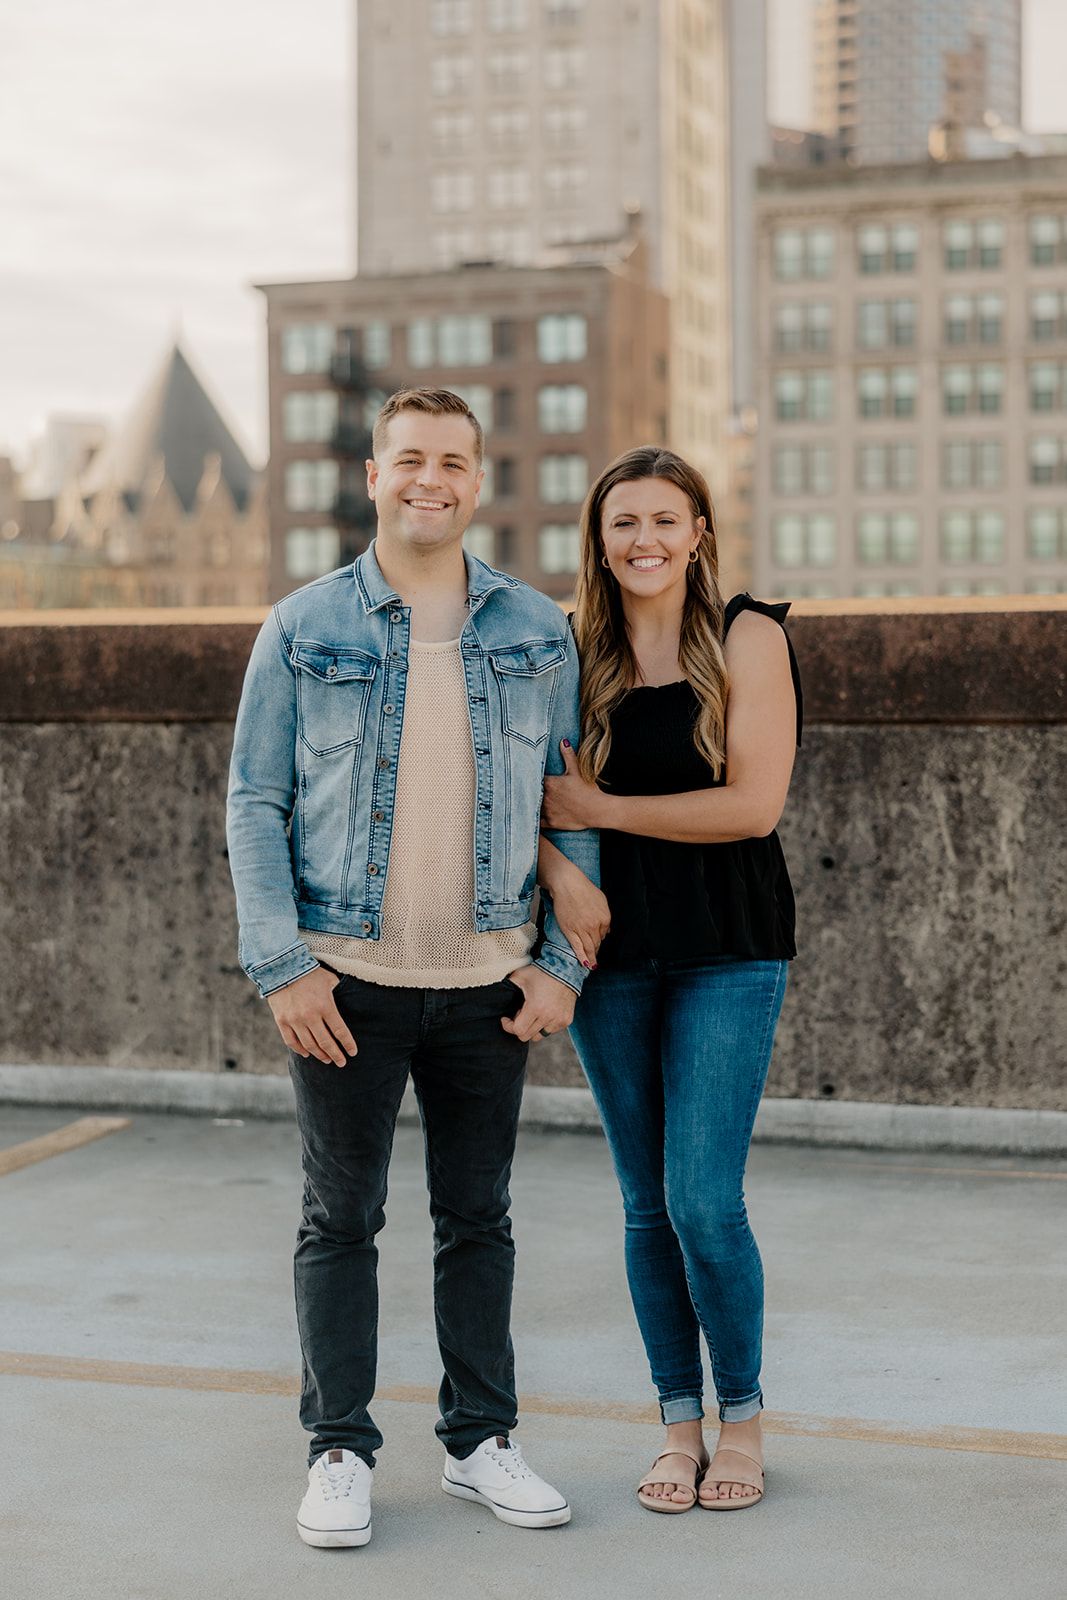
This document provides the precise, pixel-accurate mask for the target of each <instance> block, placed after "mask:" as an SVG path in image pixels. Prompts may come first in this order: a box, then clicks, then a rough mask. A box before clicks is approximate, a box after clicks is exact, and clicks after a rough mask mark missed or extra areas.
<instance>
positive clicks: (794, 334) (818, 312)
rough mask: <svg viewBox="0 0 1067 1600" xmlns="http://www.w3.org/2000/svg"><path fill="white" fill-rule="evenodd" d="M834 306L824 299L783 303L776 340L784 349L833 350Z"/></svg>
mask: <svg viewBox="0 0 1067 1600" xmlns="http://www.w3.org/2000/svg"><path fill="white" fill-rule="evenodd" d="M833 318H834V313H833V307H832V306H831V305H829V304H827V302H826V301H824V300H809V301H806V302H804V303H802V304H799V305H798V304H786V305H779V306H777V307H776V308H775V313H774V342H775V345H776V347H777V348H778V349H779V350H781V351H784V352H788V351H791V350H829V349H830V347H831V344H832V342H833Z"/></svg>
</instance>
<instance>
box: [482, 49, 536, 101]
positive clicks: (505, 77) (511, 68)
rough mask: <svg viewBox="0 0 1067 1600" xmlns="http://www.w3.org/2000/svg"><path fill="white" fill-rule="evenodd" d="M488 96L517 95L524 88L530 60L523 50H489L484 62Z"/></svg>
mask: <svg viewBox="0 0 1067 1600" xmlns="http://www.w3.org/2000/svg"><path fill="white" fill-rule="evenodd" d="M486 66H487V68H488V71H489V92H490V94H517V93H518V92H519V91H520V90H522V89H525V87H526V74H527V72H528V71H529V70H530V58H529V56H528V55H527V54H526V51H525V50H491V51H490V52H489V57H488V60H487V62H486Z"/></svg>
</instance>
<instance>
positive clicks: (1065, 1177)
mask: <svg viewBox="0 0 1067 1600" xmlns="http://www.w3.org/2000/svg"><path fill="white" fill-rule="evenodd" d="M826 1165H827V1166H828V1167H836V1168H837V1169H838V1170H839V1171H840V1170H843V1169H844V1168H846V1167H847V1168H848V1170H849V1171H850V1172H937V1173H944V1174H947V1175H948V1176H949V1177H953V1178H955V1177H962V1178H1046V1179H1047V1178H1058V1179H1059V1181H1060V1182H1061V1183H1067V1172H1026V1171H1024V1170H1023V1169H1022V1168H1021V1167H913V1166H910V1165H908V1163H906V1162H903V1161H902V1162H899V1163H898V1162H895V1161H863V1162H860V1161H828V1162H827V1163H826Z"/></svg>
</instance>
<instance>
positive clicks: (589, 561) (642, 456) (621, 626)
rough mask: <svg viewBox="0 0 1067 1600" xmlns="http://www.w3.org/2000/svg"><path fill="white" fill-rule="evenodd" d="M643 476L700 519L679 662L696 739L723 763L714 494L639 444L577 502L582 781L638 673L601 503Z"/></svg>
mask: <svg viewBox="0 0 1067 1600" xmlns="http://www.w3.org/2000/svg"><path fill="white" fill-rule="evenodd" d="M641 478H663V479H665V480H666V482H667V483H673V484H675V485H676V487H677V488H679V489H681V491H682V493H683V494H684V495H685V496H686V498H687V500H688V501H689V504H690V506H691V507H692V510H693V517H694V519H696V518H697V517H703V518H704V532H703V533H702V534H701V536H700V543H699V544H698V545H697V551H696V553H697V559H696V561H694V562H693V563H692V564H691V565H690V568H689V583H688V588H687V592H686V597H685V609H684V611H683V613H682V631H681V638H680V640H679V644H678V660H679V662H680V664H681V668H682V672H683V673H684V675H685V677H686V678H687V679H688V681H689V683H691V684H692V686H693V688H694V690H695V691H696V696H697V699H698V700H699V702H700V712H699V714H698V716H697V720H696V723H695V725H694V728H693V742H694V744H695V745H696V747H697V749H698V750H699V752H700V754H701V755H702V756H703V757H704V759H705V760H706V761H707V762H708V763H709V764H710V765H711V766H712V768H713V769H714V770H715V771H716V772H718V771H719V769H720V768H721V767H722V766H723V764H724V762H725V760H726V696H727V694H728V693H729V689H730V678H729V674H728V673H727V670H726V658H725V656H724V654H723V648H722V624H723V603H722V596H721V595H720V593H719V582H718V578H719V556H718V549H717V547H716V541H715V513H714V511H713V510H712V505H711V495H710V493H709V491H708V486H707V483H706V482H705V480H704V478H703V476H702V475H701V473H699V472H698V471H697V469H696V468H695V467H691V466H690V465H689V463H688V462H687V461H683V460H682V458H681V456H677V455H675V454H674V451H673V450H664V449H661V448H660V447H659V446H658V445H642V446H640V447H639V448H638V449H636V450H627V451H626V452H625V454H624V455H621V456H619V457H618V458H617V459H616V460H615V461H612V462H611V464H610V465H609V466H607V467H605V468H604V471H603V472H602V473H601V474H600V476H599V478H598V479H597V480H596V482H595V483H594V484H593V487H592V488H591V489H590V491H589V493H588V495H587V496H586V500H585V504H584V506H583V507H582V519H581V529H582V535H581V562H580V569H579V572H578V582H577V585H576V589H575V597H576V604H575V611H574V636H575V639H576V640H577V643H578V656H579V659H580V661H581V666H582V680H581V717H582V737H581V742H580V744H579V747H578V766H579V768H580V769H581V773H582V776H583V777H584V778H585V780H586V782H587V783H595V782H596V780H597V779H598V778H599V776H600V774H601V772H602V771H603V770H604V763H605V762H606V761H607V759H608V753H609V751H610V749H611V713H612V711H613V710H614V709H615V707H616V706H617V705H618V704H619V702H620V700H621V699H622V698H623V696H624V695H625V694H627V693H628V692H629V690H630V689H632V688H633V687H634V682H635V680H636V677H637V663H636V661H635V659H634V653H633V648H632V646H631V644H630V636H629V633H628V631H627V627H626V619H625V617H624V615H623V609H622V596H621V594H620V591H619V585H618V583H617V582H616V580H615V578H614V576H613V575H612V573H611V572H610V571H609V570H608V568H606V567H605V566H604V565H603V564H602V562H601V557H602V556H603V554H604V547H603V544H602V543H601V523H602V519H603V512H604V501H605V499H606V498H607V496H608V494H609V493H610V491H611V490H612V489H614V487H615V485H616V484H619V483H634V482H636V481H637V480H638V479H641Z"/></svg>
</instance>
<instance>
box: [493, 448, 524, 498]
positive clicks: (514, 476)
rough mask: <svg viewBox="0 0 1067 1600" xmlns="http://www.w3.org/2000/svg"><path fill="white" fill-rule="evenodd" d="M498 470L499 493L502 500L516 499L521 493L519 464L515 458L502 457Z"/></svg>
mask: <svg viewBox="0 0 1067 1600" xmlns="http://www.w3.org/2000/svg"><path fill="white" fill-rule="evenodd" d="M496 468H497V470H496V477H497V485H498V492H499V494H500V497H501V499H503V500H512V499H514V497H515V496H516V495H517V494H518V492H519V463H518V462H517V461H516V460H515V458H514V456H501V458H500V460H499V461H498V462H497V464H496Z"/></svg>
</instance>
